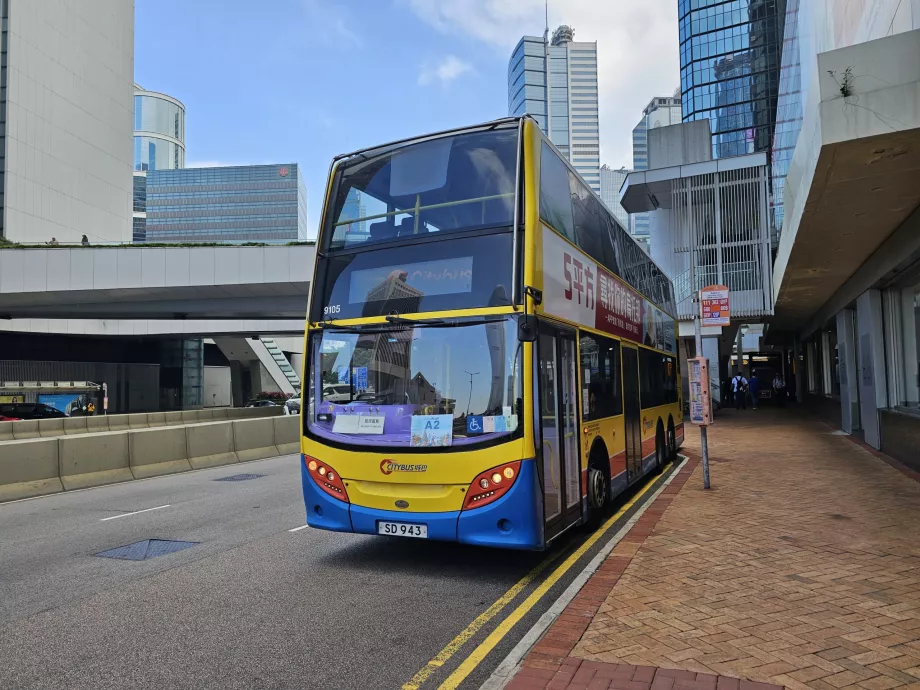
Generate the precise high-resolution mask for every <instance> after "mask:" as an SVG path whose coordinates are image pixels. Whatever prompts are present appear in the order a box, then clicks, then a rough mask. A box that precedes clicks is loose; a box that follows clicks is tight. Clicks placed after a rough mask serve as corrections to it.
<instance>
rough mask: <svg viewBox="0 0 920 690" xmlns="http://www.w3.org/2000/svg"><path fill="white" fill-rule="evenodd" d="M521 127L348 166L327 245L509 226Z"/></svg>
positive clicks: (388, 153)
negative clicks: (518, 136)
mask: <svg viewBox="0 0 920 690" xmlns="http://www.w3.org/2000/svg"><path fill="white" fill-rule="evenodd" d="M516 161H517V129H516V128H515V129H498V130H494V131H487V132H470V133H467V134H459V135H456V136H452V137H443V138H440V139H435V140H432V141H425V142H420V143H416V144H410V145H408V146H402V147H399V148H396V149H390V150H387V151H386V152H385V153H382V154H378V155H371V157H370V158H365V157H364V156H363V155H361V156H355V160H350V161H347V162H346V163H344V164H343V171H342V173H341V178H340V183H339V187H338V192H337V194H336V202H335V206H334V208H333V210H332V226H333V232H332V239H331V241H330V244H329V249H330V250H335V249H343V248H347V247H351V246H354V245H364V244H367V243H376V242H385V241H389V240H395V239H401V238H407V237H410V236H417V235H427V234H428V233H431V232H454V231H458V230H475V229H486V228H496V227H501V226H510V225H511V223H512V215H513V211H514V183H515V179H516V174H515V163H516Z"/></svg>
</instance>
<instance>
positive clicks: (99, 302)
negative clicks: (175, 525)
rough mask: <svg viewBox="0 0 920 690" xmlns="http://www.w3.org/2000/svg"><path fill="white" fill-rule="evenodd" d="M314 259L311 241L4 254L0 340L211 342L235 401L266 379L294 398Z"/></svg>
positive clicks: (0, 251) (2, 251)
mask: <svg viewBox="0 0 920 690" xmlns="http://www.w3.org/2000/svg"><path fill="white" fill-rule="evenodd" d="M314 257H315V248H314V247H313V246H312V245H292V246H258V247H254V246H248V247H247V246H232V245H231V246H189V247H144V246H137V245H113V246H91V247H83V246H68V247H15V248H3V249H0V334H3V333H6V334H9V335H14V334H35V335H58V336H97V337H98V336H103V337H109V336H111V337H122V338H126V337H127V338H138V337H140V338H148V337H149V338H159V339H163V338H166V339H169V338H188V339H195V338H204V339H208V341H207V342H213V343H214V344H216V345H217V346H218V347H219V348H220V350H221V351H222V352H223V353H224V355H225V356H226V358H227V359H228V360H229V361H230V365H231V370H232V372H233V376H232V379H233V394H234V402H235V403H236V404H242V402H243V401H244V400H243V398H244V397H245V395H244V390H246V389H251V390H252V391H253V392H256V391H260V390H266V389H269V387H268V386H266V384H267V380H266V378H265V377H266V375H267V376H268V377H270V378H271V380H273V381H274V384H275V386H276V388H277V389H279V390H281V391H282V392H285V393H294V392H295V391H296V390H297V389H298V388H299V387H300V379H299V369H300V366H299V364H300V361H301V357H302V350H303V346H302V335H303V330H304V320H305V316H306V309H307V295H308V293H309V289H310V281H311V280H312V275H313V262H314ZM266 336H269V337H266ZM271 336H293V337H289V338H283V339H281V340H279V341H277V342H276V341H275V340H274V339H272V338H271ZM211 339H213V340H211ZM282 341H283V342H287V343H292V342H293V343H295V344H296V347H294V349H290V348H288V349H284V348H283V347H282V346H281V343H282ZM243 380H245V381H246V382H247V383H246V385H243V383H242V381H243Z"/></svg>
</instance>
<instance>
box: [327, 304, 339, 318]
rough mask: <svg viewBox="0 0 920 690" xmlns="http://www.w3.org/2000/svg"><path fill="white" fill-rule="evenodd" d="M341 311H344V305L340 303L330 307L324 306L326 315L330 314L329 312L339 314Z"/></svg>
mask: <svg viewBox="0 0 920 690" xmlns="http://www.w3.org/2000/svg"><path fill="white" fill-rule="evenodd" d="M341 311H342V305H340V304H333V305H331V306H328V307H323V314H325V315H326V316H329V314H338V313H339V312H341Z"/></svg>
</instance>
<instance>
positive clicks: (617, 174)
mask: <svg viewBox="0 0 920 690" xmlns="http://www.w3.org/2000/svg"><path fill="white" fill-rule="evenodd" d="M600 172H601V201H603V202H604V203H605V204H607V208H609V209H610V210H611V211H613V215H614V216H616V219H617V220H618V221H620V224H621V225H622V226H623V228H624V229H626V230H629V214H628V213H626V209H624V208H623V207H622V206H620V187H622V186H623V183H624V182H625V181H626V175H627V174H629V170H627V169H626V168H620V169H619V170H614V169H613V168H611V167H609V166H606V165H602V166H601V171H600Z"/></svg>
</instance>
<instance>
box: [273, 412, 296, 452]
mask: <svg viewBox="0 0 920 690" xmlns="http://www.w3.org/2000/svg"><path fill="white" fill-rule="evenodd" d="M272 424H273V425H274V428H275V447H276V448H277V449H278V454H279V455H287V454H288V453H299V452H300V415H296V416H294V415H292V416H289V417H273V418H272Z"/></svg>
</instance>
